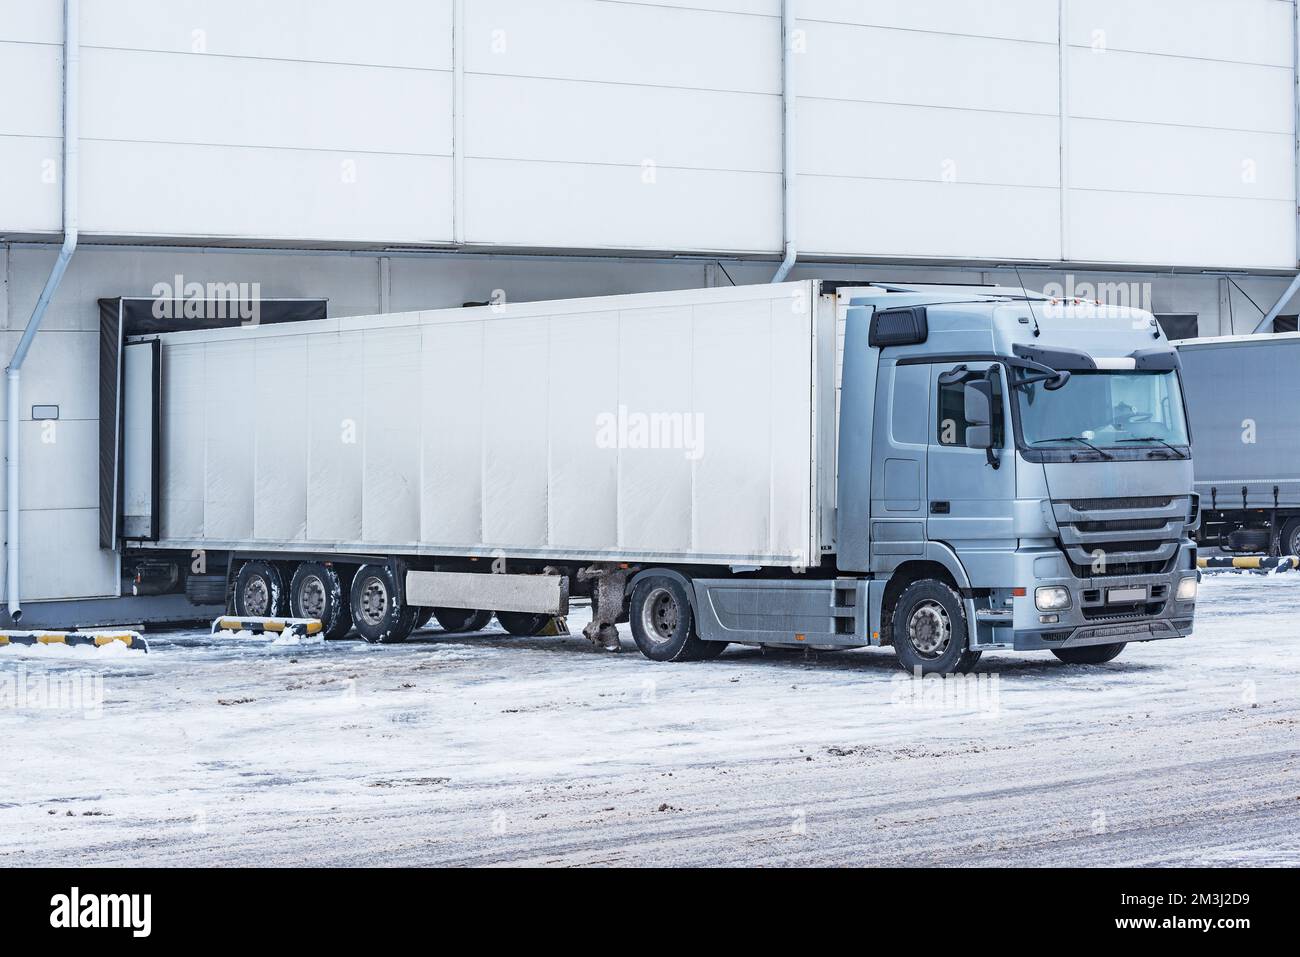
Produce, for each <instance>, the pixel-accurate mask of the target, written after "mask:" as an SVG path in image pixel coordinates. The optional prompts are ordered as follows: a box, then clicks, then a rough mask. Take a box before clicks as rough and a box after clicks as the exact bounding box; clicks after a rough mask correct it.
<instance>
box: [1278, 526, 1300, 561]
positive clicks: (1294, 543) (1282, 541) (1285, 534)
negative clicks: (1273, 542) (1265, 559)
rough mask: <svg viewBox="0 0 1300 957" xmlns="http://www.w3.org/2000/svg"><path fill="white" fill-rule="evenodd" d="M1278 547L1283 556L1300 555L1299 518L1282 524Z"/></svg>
mask: <svg viewBox="0 0 1300 957" xmlns="http://www.w3.org/2000/svg"><path fill="white" fill-rule="evenodd" d="M1278 547H1279V549H1281V552H1282V554H1283V555H1300V518H1293V519H1291V520H1289V521H1287V522H1284V523H1283V524H1282V534H1281V535H1279V536H1278Z"/></svg>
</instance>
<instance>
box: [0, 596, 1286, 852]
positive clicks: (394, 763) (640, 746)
mask: <svg viewBox="0 0 1300 957" xmlns="http://www.w3.org/2000/svg"><path fill="white" fill-rule="evenodd" d="M1298 622H1300V575H1297V574H1284V575H1274V576H1268V577H1263V576H1255V575H1235V574H1234V575H1227V576H1217V577H1210V578H1207V581H1206V582H1205V583H1203V585H1202V591H1201V603H1200V606H1199V609H1198V615H1197V626H1196V633H1195V634H1194V635H1193V636H1192V637H1191V638H1188V639H1181V640H1174V641H1162V642H1153V643H1149V644H1145V645H1130V646H1129V647H1128V648H1127V649H1126V650H1125V652H1124V654H1122V655H1121V656H1120V657H1119V658H1118V659H1117V660H1115V661H1114V662H1112V663H1110V664H1106V665H1098V666H1070V665H1064V664H1061V663H1060V662H1058V661H1057V660H1056V659H1055V658H1052V657H1051V656H1041V655H1028V654H1025V655H1019V654H1008V653H999V654H996V655H993V654H989V655H986V656H985V658H984V661H983V662H981V664H980V667H979V669H978V673H979V675H980V676H982V677H981V678H980V679H979V680H978V681H976V682H975V683H974V684H973V685H972V684H968V685H965V686H963V687H961V688H954V687H953V686H951V685H950V686H948V688H947V689H943V688H942V687H940V686H938V685H936V683H935V682H928V683H925V685H923V687H921V688H919V689H918V688H917V687H915V685H914V684H913V683H912V682H911V681H910V680H909V679H908V678H907V677H906V676H904V675H903V673H902V672H901V671H899V670H898V669H897V667H896V665H895V664H894V662H893V656H892V654H891V653H890V652H888V651H882V650H864V651H855V652H841V653H834V654H821V655H816V656H810V657H805V656H804V655H803V654H800V653H774V652H768V653H766V654H764V653H762V652H760V651H757V650H752V649H747V648H737V647H733V648H731V649H729V650H728V651H727V652H726V654H724V655H723V656H722V657H721V658H720V659H718V660H717V661H713V662H707V663H694V664H677V665H666V664H654V663H652V662H649V661H646V660H645V659H643V658H642V657H641V656H640V654H639V653H637V652H636V650H635V647H634V646H633V645H632V642H631V639H630V637H629V636H627V635H626V632H625V637H624V649H625V653H624V654H622V655H609V654H606V653H603V652H598V651H596V650H594V649H593V648H591V647H590V646H589V645H588V644H587V643H586V642H585V641H584V640H583V639H582V638H581V637H580V635H578V634H577V632H578V631H579V630H580V628H581V625H582V621H581V618H580V616H579V615H577V614H575V615H574V616H573V617H572V618H571V619H570V626H571V628H572V629H573V631H574V635H573V636H570V637H565V638H539V639H527V640H520V639H512V638H509V637H507V636H506V635H504V634H503V633H501V632H499V631H497V630H496V629H495V626H494V627H493V629H492V630H489V631H488V632H484V633H482V634H478V635H471V636H466V635H455V636H448V635H444V634H442V633H440V632H437V631H427V632H421V633H418V634H417V635H416V636H415V638H413V639H412V641H411V642H409V643H408V644H406V645H403V646H380V647H373V646H367V645H364V644H362V643H360V642H357V641H344V642H330V643H326V644H315V645H300V646H294V645H279V644H272V643H268V642H261V641H251V640H232V639H214V638H212V637H211V636H208V635H206V634H204V633H202V632H193V631H190V632H173V633H165V634H160V635H153V636H151V642H152V647H153V651H152V653H150V654H148V655H145V654H143V653H141V652H138V651H137V652H131V651H126V650H125V649H117V650H116V653H112V652H108V653H106V652H93V651H90V650H88V649H66V648H45V649H19V648H6V649H0V866H24V865H37V864H51V865H89V864H100V865H234V864H248V865H295V864H320V865H361V864H376V865H388V864H410V865H433V864H474V865H486V864H544V865H580V864H610V865H617V864H653V865H692V864H699V865H713V864H764V865H777V866H779V865H806V864H857V865H865V864H904V865H913V864H950V865H968V864H983V865H1047V864H1060V865H1075V864H1077V865H1102V864H1117V865H1122V864H1134V865H1173V864H1209V865H1217V864H1291V865H1294V864H1300V707H1297V703H1298V701H1300V624H1298ZM945 690H947V692H948V694H947V695H946V696H945V694H944V691H945ZM957 692H960V693H957Z"/></svg>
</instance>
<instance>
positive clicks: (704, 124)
mask: <svg viewBox="0 0 1300 957" xmlns="http://www.w3.org/2000/svg"><path fill="white" fill-rule="evenodd" d="M465 153H466V155H467V156H468V157H470V158H480V157H486V158H490V159H518V160H546V161H553V162H554V161H561V162H577V163H583V162H585V163H609V164H621V165H630V166H636V167H640V166H641V164H642V163H643V162H645V161H647V160H649V161H651V162H653V163H655V164H656V165H658V166H670V167H672V166H675V167H688V168H692V169H718V170H752V171H761V172H776V173H779V172H780V171H781V100H780V97H778V96H775V95H770V94H755V93H724V92H717V91H713V90H693V89H680V88H674V87H659V86H624V85H618V84H610V83H595V82H591V81H581V80H539V79H535V78H531V77H513V76H499V75H470V76H469V77H467V78H466V88H465Z"/></svg>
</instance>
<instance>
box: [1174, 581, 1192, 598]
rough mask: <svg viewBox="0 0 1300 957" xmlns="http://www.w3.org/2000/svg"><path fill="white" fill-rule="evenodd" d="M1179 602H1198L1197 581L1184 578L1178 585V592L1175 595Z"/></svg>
mask: <svg viewBox="0 0 1300 957" xmlns="http://www.w3.org/2000/svg"><path fill="white" fill-rule="evenodd" d="M1174 598H1176V599H1177V600H1178V601H1196V579H1195V578H1194V577H1193V578H1184V579H1183V580H1182V581H1180V582H1179V583H1178V592H1177V593H1176V594H1175V595H1174Z"/></svg>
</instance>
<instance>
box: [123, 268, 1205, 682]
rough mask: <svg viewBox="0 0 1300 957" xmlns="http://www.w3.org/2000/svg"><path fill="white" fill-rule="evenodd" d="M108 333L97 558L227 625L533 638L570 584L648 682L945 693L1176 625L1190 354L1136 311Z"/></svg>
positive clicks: (814, 308) (960, 307) (448, 313)
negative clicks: (826, 675) (862, 664)
mask: <svg viewBox="0 0 1300 957" xmlns="http://www.w3.org/2000/svg"><path fill="white" fill-rule="evenodd" d="M116 335H117V336H118V340H117V342H116V343H115V342H114V341H113V334H111V333H109V334H106V336H105V342H106V344H107V345H106V346H105V348H106V349H107V350H108V351H107V352H106V353H104V354H103V355H107V356H108V359H103V358H102V359H101V365H103V364H104V363H105V362H107V363H108V364H109V368H110V370H111V368H112V361H113V358H112V357H113V356H114V355H116V356H117V368H118V369H119V370H120V379H119V380H118V381H117V386H118V387H117V388H109V389H108V390H107V391H106V392H105V395H106V396H107V397H108V398H107V399H106V401H107V402H108V403H109V404H110V406H111V409H110V410H109V411H108V415H109V419H110V423H111V424H110V426H109V427H108V428H107V435H108V438H107V439H106V440H105V442H104V443H103V445H102V448H101V455H102V457H103V458H104V459H105V461H104V462H103V463H102V465H101V477H102V479H103V482H104V495H105V498H106V500H107V501H110V502H114V503H116V504H115V506H113V507H112V509H111V510H112V511H113V514H112V515H111V521H109V522H107V523H106V526H107V527H106V528H105V529H104V536H105V539H106V542H107V544H108V547H113V548H116V549H120V550H121V552H122V557H123V563H124V567H125V568H127V569H128V572H129V574H132V575H133V576H134V580H135V581H137V582H142V583H154V586H153V587H155V588H156V589H159V590H168V589H172V590H176V591H179V590H184V591H185V593H186V594H188V595H189V596H190V597H191V599H192V600H193V601H195V602H196V603H210V602H213V601H225V602H226V603H227V604H228V610H229V612H230V613H231V614H234V615H242V616H266V615H292V616H295V617H305V618H317V619H320V620H321V621H322V622H323V625H324V630H325V632H326V633H327V634H328V635H330V636H334V637H338V636H342V635H344V634H347V633H349V632H350V631H351V630H353V629H355V631H356V633H357V634H359V635H360V636H361V637H362V638H364V639H366V640H368V641H376V642H391V641H402V640H405V638H406V637H407V636H408V635H409V634H410V633H411V631H412V629H413V628H414V627H417V626H418V625H419V624H420V623H421V622H423V621H426V620H428V619H429V618H430V616H433V617H436V619H437V620H438V622H439V623H441V624H442V625H443V626H444V627H446V628H449V629H459V628H473V627H480V626H481V625H482V624H484V623H485V622H486V621H487V620H488V619H489V618H490V616H491V615H492V614H493V613H495V614H496V617H497V619H498V620H499V622H500V623H501V625H502V626H503V627H504V628H505V629H506V630H507V631H508V632H510V633H511V634H515V635H533V634H538V633H540V632H541V631H542V630H543V629H544V628H546V627H547V625H548V623H549V622H550V621H551V620H552V619H553V618H555V617H556V616H562V615H564V614H565V613H566V612H567V610H568V606H569V602H570V601H571V600H572V599H573V598H575V597H577V596H583V597H589V598H590V600H591V604H592V622H591V624H590V625H589V626H588V627H587V629H586V631H585V633H586V635H587V637H588V638H590V639H591V640H592V641H594V642H596V643H597V644H600V645H603V646H604V647H607V648H609V649H611V650H615V649H617V647H618V634H617V629H616V625H617V624H618V623H620V622H630V628H631V632H632V635H633V638H634V640H635V642H636V644H637V646H638V648H639V649H640V650H641V652H642V653H643V654H644V655H645V656H646V657H648V658H651V659H653V660H656V661H684V660H699V659H707V658H713V657H715V656H716V655H718V654H719V653H720V652H721V651H722V650H723V649H724V648H725V647H726V646H727V645H728V644H729V643H732V642H736V643H742V644H748V645H761V646H790V647H814V648H836V649H838V648H851V647H860V646H872V645H876V646H880V645H884V646H892V647H893V649H894V652H895V654H896V656H897V658H898V661H899V663H900V664H901V665H902V666H903V667H904V668H906V669H908V670H909V671H914V672H917V673H941V674H945V673H952V672H960V671H966V670H969V669H970V668H971V667H973V665H974V664H975V662H976V661H977V660H978V659H979V658H980V656H981V654H982V653H983V652H985V651H992V650H1001V649H1014V650H1018V651H1025V650H1045V651H1051V652H1053V653H1054V654H1055V655H1056V656H1057V657H1058V658H1060V659H1062V660H1064V661H1067V662H1081V663H1095V662H1102V661H1108V660H1110V659H1112V658H1114V657H1115V656H1116V655H1117V654H1118V653H1119V652H1120V651H1121V650H1122V649H1123V648H1124V646H1125V644H1126V643H1128V642H1134V641H1150V640H1153V639H1161V638H1174V637H1179V636H1184V635H1187V634H1189V633H1190V632H1191V629H1192V621H1193V612H1194V608H1195V598H1196V581H1197V578H1196V576H1197V572H1196V556H1195V546H1194V544H1193V542H1192V541H1191V539H1190V538H1189V534H1190V532H1191V530H1192V529H1193V528H1194V526H1195V524H1196V521H1197V506H1196V498H1195V496H1194V494H1193V492H1192V461H1191V451H1190V442H1189V435H1188V428H1187V422H1186V418H1185V415H1184V410H1183V400H1182V389H1181V385H1180V373H1179V362H1178V354H1177V352H1176V351H1175V350H1174V349H1173V348H1172V347H1171V346H1170V344H1169V343H1168V341H1167V340H1166V339H1165V338H1164V337H1163V334H1162V332H1161V330H1160V328H1159V326H1158V325H1157V323H1156V321H1155V319H1154V318H1152V317H1151V315H1150V314H1149V313H1146V312H1143V311H1141V310H1136V309H1108V310H1105V311H1104V314H1102V313H1098V312H1097V311H1096V310H1095V309H1094V308H1092V307H1089V306H1087V304H1084V303H1081V302H1078V301H1070V302H1057V301H1052V300H1048V299H1045V298H1043V297H1040V296H1037V295H1035V294H1029V293H1026V292H1025V291H1024V290H1021V289H1005V288H994V287H982V286H973V287H968V286H962V287H944V286H914V285H896V284H883V283H873V284H868V285H849V284H833V283H822V282H817V281H803V282H793V283H782V284H775V285H755V286H740V287H731V288H721V289H717V288H714V289H703V290H687V291H674V292H661V293H649V294H637V295H624V296H608V297H600V298H591V299H574V300H565V301H554V302H530V303H505V302H498V303H493V304H490V305H486V306H476V307H469V308H455V309H440V310H432V311H424V312H409V313H398V314H386V315H378V316H362V317H350V318H337V319H335V318H323V319H320V318H318V319H307V320H303V321H293V322H283V323H279V322H276V323H245V324H239V325H233V326H228V327H225V328H199V329H191V330H187V331H174V332H167V331H164V332H160V331H157V330H156V329H153V330H151V331H147V332H145V333H144V334H135V333H134V332H133V330H132V329H131V328H130V327H129V324H119V325H118V327H117V330H116ZM115 348H116V350H117V351H116V352H114V349H115ZM108 381H109V383H110V385H111V384H112V383H113V377H112V373H111V371H110V372H109V375H108Z"/></svg>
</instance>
